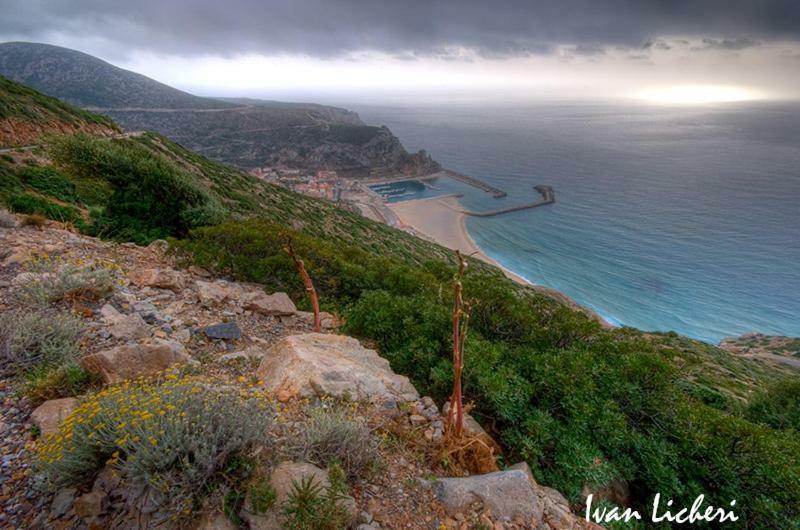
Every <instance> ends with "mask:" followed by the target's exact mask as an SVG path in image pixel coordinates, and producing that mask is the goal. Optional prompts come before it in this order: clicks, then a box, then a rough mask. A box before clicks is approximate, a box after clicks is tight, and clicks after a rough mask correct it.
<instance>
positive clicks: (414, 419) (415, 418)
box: [408, 414, 428, 427]
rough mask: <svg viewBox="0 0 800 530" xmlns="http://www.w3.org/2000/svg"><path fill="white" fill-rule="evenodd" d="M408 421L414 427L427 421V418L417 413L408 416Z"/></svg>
mask: <svg viewBox="0 0 800 530" xmlns="http://www.w3.org/2000/svg"><path fill="white" fill-rule="evenodd" d="M408 421H409V422H411V425H413V426H415V427H417V426H419V425H425V424H426V423H428V419H427V418H426V417H425V416H420V415H419V414H412V415H411V416H409V417H408Z"/></svg>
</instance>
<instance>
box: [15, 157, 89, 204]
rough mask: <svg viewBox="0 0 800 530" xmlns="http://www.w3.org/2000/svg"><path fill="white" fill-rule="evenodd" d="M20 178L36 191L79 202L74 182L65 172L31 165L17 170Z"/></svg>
mask: <svg viewBox="0 0 800 530" xmlns="http://www.w3.org/2000/svg"><path fill="white" fill-rule="evenodd" d="M17 175H18V176H19V178H20V180H21V181H22V182H23V183H24V184H26V185H27V186H30V187H31V188H33V189H35V190H36V191H38V192H40V193H43V194H44V195H49V196H51V197H55V198H56V199H59V200H62V201H65V202H78V196H77V194H76V192H75V184H73V183H72V182H71V181H70V180H69V179H68V178H67V177H66V176H64V174H63V173H61V172H59V171H57V170H55V169H53V168H50V167H37V166H29V167H23V168H22V169H20V170H19V171H18V172H17Z"/></svg>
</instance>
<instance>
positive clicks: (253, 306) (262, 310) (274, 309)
mask: <svg viewBox="0 0 800 530" xmlns="http://www.w3.org/2000/svg"><path fill="white" fill-rule="evenodd" d="M242 307H243V308H244V309H247V310H250V311H253V312H255V313H259V314H261V315H274V316H280V315H293V314H295V313H296V312H297V307H295V305H294V302H292V299H291V298H289V296H288V295H287V294H286V293H275V294H266V293H265V292H264V291H253V292H249V293H245V294H244V295H243V296H242Z"/></svg>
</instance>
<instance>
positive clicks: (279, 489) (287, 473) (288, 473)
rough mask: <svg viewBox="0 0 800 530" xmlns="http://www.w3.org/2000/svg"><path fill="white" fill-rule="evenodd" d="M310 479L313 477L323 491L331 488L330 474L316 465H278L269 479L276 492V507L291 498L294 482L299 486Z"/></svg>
mask: <svg viewBox="0 0 800 530" xmlns="http://www.w3.org/2000/svg"><path fill="white" fill-rule="evenodd" d="M308 477H313V480H314V482H316V483H317V484H319V486H320V487H322V488H323V489H324V488H327V487H329V486H330V481H329V480H328V472H327V471H325V470H323V469H320V468H318V467H317V466H315V465H312V464H308V463H306V462H281V463H280V464H278V467H276V468H275V470H274V471H273V472H272V475H271V476H270V479H269V481H270V484H271V485H272V488H273V489H274V490H275V505H276V506H280V505H282V504H283V503H284V502H285V501H286V499H288V498H289V493H291V491H292V484H293V483H294V482H297V483H298V484H299V483H300V481H302V480H303V479H306V478H308Z"/></svg>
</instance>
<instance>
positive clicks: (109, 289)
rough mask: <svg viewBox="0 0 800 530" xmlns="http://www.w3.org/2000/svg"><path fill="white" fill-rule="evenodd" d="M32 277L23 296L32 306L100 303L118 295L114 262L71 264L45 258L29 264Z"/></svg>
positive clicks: (20, 291)
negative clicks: (80, 302) (59, 303)
mask: <svg viewBox="0 0 800 530" xmlns="http://www.w3.org/2000/svg"><path fill="white" fill-rule="evenodd" d="M27 269H28V271H29V277H28V278H27V279H26V280H25V281H24V282H23V283H22V284H21V285H20V286H19V296H20V298H21V299H22V300H24V301H25V302H28V303H31V304H40V305H47V304H49V303H52V302H61V301H78V300H80V301H91V302H94V301H98V300H102V299H103V298H107V297H108V296H110V295H112V294H113V293H114V288H115V286H116V278H117V266H116V265H114V264H112V263H99V262H98V263H84V262H77V263H73V262H69V261H63V260H60V259H50V258H49V257H43V258H41V259H38V260H34V261H32V262H30V263H28V264H27Z"/></svg>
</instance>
